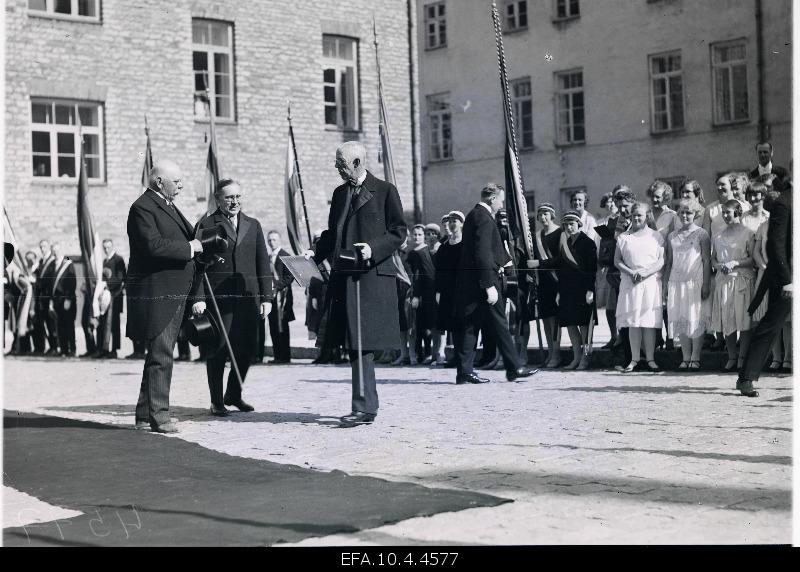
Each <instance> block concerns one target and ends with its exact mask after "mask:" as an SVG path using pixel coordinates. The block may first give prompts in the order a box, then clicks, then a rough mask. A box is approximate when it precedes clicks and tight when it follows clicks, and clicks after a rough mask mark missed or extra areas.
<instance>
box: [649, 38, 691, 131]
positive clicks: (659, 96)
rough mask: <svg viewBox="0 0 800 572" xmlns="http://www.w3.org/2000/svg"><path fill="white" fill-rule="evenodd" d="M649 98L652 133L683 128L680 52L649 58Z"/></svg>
mask: <svg viewBox="0 0 800 572" xmlns="http://www.w3.org/2000/svg"><path fill="white" fill-rule="evenodd" d="M650 97H651V101H650V103H651V105H650V109H651V118H650V121H651V129H652V131H653V133H662V132H664V131H674V130H675V129H682V128H683V126H684V125H683V123H684V116H683V69H682V68H681V54H680V52H673V53H669V54H660V55H657V56H650Z"/></svg>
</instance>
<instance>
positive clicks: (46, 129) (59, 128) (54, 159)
mask: <svg viewBox="0 0 800 572" xmlns="http://www.w3.org/2000/svg"><path fill="white" fill-rule="evenodd" d="M29 101H30V107H29V111H30V114H31V115H30V122H29V125H30V134H31V135H30V136H31V139H29V141H31V147H30V153H29V158H30V160H31V163H29V164H30V167H31V175H30V176H31V179H32V180H33V181H35V182H41V183H68V184H72V183H77V181H78V177H79V176H80V167H81V165H80V156H81V153H80V149H81V143H82V141H81V137H82V136H84V135H96V136H97V142H98V150H99V153H98V154H97V155H89V156H88V157H90V158H91V157H95V156H96V157H97V159H98V173H99V175H100V176H99V177H89V174H88V173H87V180H88V181H89V183H90V184H105V183H106V159H105V156H106V149H105V103H104V102H102V101H91V100H80V99H60V98H48V97H31V98H30V100H29ZM34 104H39V105H42V104H46V105H49V106H50V113H51V116H52V118H53V120H52V122H50V123H34V121H33V106H34ZM56 105H69V106H70V107H72V108H73V110H74V112H75V119H76V121H75V123H74V124H63V123H56V121H55V119H56V116H55V106H56ZM79 107H92V108H94V109H95V110H96V112H97V125H82V124H80V115H79V113H80V111H79ZM34 132H38V133H49V135H50V151H49V153H48V155H49V156H50V176H46V177H45V176H39V175H35V174H33V158H34V157H36V156H42V155H44V154H43V153H41V152H36V151H34V150H33V133H34ZM59 133H62V134H63V133H71V134H73V140H74V150H75V176H74V177H67V176H63V177H62V176H59V175H58V158H59V152H58V134H59Z"/></svg>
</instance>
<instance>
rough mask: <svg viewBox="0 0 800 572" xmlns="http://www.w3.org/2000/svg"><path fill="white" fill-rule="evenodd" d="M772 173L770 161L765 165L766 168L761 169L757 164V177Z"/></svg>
mask: <svg viewBox="0 0 800 572" xmlns="http://www.w3.org/2000/svg"><path fill="white" fill-rule="evenodd" d="M771 172H772V161H770V162H769V163H767V166H766V167H762V166H761V163H759V164H758V174H759V175H769V174H770V173H771Z"/></svg>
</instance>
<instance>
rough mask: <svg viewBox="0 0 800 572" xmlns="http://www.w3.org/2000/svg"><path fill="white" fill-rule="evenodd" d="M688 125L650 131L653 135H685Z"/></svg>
mask: <svg viewBox="0 0 800 572" xmlns="http://www.w3.org/2000/svg"><path fill="white" fill-rule="evenodd" d="M685 133H686V127H679V128H677V129H665V130H664V131H650V135H651V136H652V137H669V136H670V135H684V134H685Z"/></svg>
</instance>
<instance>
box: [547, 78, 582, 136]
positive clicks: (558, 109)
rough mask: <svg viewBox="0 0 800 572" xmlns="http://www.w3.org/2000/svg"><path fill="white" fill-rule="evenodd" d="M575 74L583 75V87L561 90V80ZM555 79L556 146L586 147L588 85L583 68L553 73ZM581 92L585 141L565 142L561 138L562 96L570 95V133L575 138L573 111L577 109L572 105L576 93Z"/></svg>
mask: <svg viewBox="0 0 800 572" xmlns="http://www.w3.org/2000/svg"><path fill="white" fill-rule="evenodd" d="M575 73H580V74H581V86H580V88H574V87H573V88H563V89H562V88H561V86H560V83H559V79H560V78H561V77H562V76H565V75H571V74H575ZM553 78H554V80H555V84H556V89H555V93H554V94H555V105H554V106H553V107H554V109H555V120H556V137H555V138H556V143H555V144H556V146H557V147H569V146H572V145H585V144H586V83H585V82H584V81H583V68H573V69H569V70H563V71H557V72H554V73H553ZM578 92H581V93H582V94H583V107H582V109H583V139H581V140H574V139H573V140H569V141H565V140H563V139H562V138H561V111H562V109H561V98H560V97H559V96H561V95H570V96H571V97H570V108H569V110H570V131H571V132H573V135H572V136H573V137H574V130H575V122H574V118H573V110H574V109H575V107H574V105H572V95H573V94H575V93H578Z"/></svg>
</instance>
